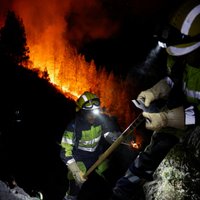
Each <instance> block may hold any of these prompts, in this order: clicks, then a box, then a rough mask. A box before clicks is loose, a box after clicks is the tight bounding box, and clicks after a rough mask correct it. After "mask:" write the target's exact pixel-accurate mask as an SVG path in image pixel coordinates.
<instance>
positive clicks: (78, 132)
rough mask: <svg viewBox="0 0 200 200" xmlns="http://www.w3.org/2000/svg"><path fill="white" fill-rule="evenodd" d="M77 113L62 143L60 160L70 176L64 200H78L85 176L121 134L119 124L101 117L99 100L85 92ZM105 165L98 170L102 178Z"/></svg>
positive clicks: (104, 116)
mask: <svg viewBox="0 0 200 200" xmlns="http://www.w3.org/2000/svg"><path fill="white" fill-rule="evenodd" d="M76 112H77V113H76V117H75V119H74V120H72V121H71V122H70V123H69V124H68V125H67V128H66V130H65V131H64V134H63V137H62V141H61V147H62V149H61V154H60V155H61V159H62V160H63V162H64V163H65V164H66V165H67V167H68V172H69V173H68V180H69V189H68V191H67V194H66V196H65V197H64V199H65V200H68V199H77V196H78V194H79V192H80V189H81V186H82V184H83V183H84V182H85V181H86V179H85V178H84V176H83V175H84V173H85V172H86V170H88V169H89V168H90V167H91V166H92V164H94V163H95V161H96V160H97V159H98V157H99V155H101V154H102V153H103V152H104V151H105V150H106V148H107V147H108V146H109V145H110V144H111V143H112V142H113V141H114V140H115V139H116V138H117V137H118V136H119V134H120V131H119V128H118V126H117V123H115V122H114V120H112V119H111V117H109V116H107V115H105V114H103V113H102V111H101V108H100V99H99V98H98V97H97V96H96V95H95V94H93V93H91V92H88V91H86V92H84V93H83V94H82V95H81V96H80V97H79V98H78V100H77V101H76ZM106 163H107V161H105V163H102V164H101V165H100V166H99V167H98V168H97V170H96V172H97V173H98V174H99V175H101V173H102V172H103V171H105V168H107V165H106Z"/></svg>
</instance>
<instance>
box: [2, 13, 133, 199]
mask: <svg viewBox="0 0 200 200" xmlns="http://www.w3.org/2000/svg"><path fill="white" fill-rule="evenodd" d="M28 53H29V49H28V47H27V44H26V35H25V30H24V26H23V22H22V20H21V19H20V18H19V17H18V16H16V14H15V13H14V12H12V11H9V12H8V15H7V19H6V22H5V25H4V27H3V28H1V29H0V91H1V97H0V159H1V164H0V167H1V169H0V179H1V180H7V179H8V178H9V177H10V176H14V177H15V179H16V181H17V183H18V185H19V186H21V187H22V188H24V190H25V191H27V192H28V193H29V194H31V191H32V190H39V191H41V192H42V193H43V195H44V199H45V200H59V199H62V198H63V196H64V194H65V192H66V188H67V184H68V183H67V178H66V177H67V168H66V166H65V165H64V164H63V163H62V161H61V159H60V157H59V151H60V146H59V143H60V140H61V137H62V134H63V131H64V129H65V126H66V124H67V123H68V122H69V121H70V120H71V119H72V118H73V117H74V114H75V103H74V101H73V100H71V99H67V98H66V97H65V96H64V95H63V94H62V93H61V92H60V91H59V90H57V89H56V87H54V86H53V85H52V84H51V83H50V82H48V75H47V74H44V77H43V78H39V76H38V72H37V71H32V70H29V69H27V68H24V67H23V66H24V65H26V64H27V63H28V62H29V56H28ZM124 153H125V154H126V155H127V154H130V157H128V158H129V160H128V161H127V160H126V159H125V157H124V156H123V154H124ZM116 154H117V155H116ZM116 154H114V155H113V158H112V165H111V171H108V172H107V175H106V176H107V177H108V180H109V182H108V181H105V180H104V179H102V178H100V177H97V176H95V174H91V177H90V181H88V183H87V184H85V186H84V187H83V190H82V192H81V195H82V197H81V199H88V200H89V199H90V198H91V199H106V197H108V195H109V194H110V192H111V188H112V186H113V183H114V182H115V181H116V179H117V178H118V177H120V176H121V175H122V174H123V173H124V171H125V170H126V169H127V166H128V164H129V161H131V159H130V158H131V157H134V156H136V154H133V151H132V150H130V149H129V148H127V147H125V148H124V147H121V148H119V150H118V151H116ZM94 182H95V184H93V183H94ZM96 186H97V187H96ZM102 188H104V189H103V190H102ZM88 191H90V192H89V193H88ZM102 191H104V192H102ZM88 194H89V196H88Z"/></svg>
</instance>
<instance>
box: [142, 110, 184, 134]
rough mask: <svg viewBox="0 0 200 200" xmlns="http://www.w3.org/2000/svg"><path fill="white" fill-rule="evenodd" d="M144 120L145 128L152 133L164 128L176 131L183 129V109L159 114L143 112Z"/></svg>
mask: <svg viewBox="0 0 200 200" xmlns="http://www.w3.org/2000/svg"><path fill="white" fill-rule="evenodd" d="M142 114H143V116H144V117H145V118H146V119H147V120H146V128H147V129H149V130H153V131H158V130H159V129H161V128H164V127H173V128H177V129H184V127H185V114H184V109H183V107H178V108H175V109H172V110H168V111H165V112H160V113H147V112H143V113H142Z"/></svg>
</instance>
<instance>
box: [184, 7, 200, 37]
mask: <svg viewBox="0 0 200 200" xmlns="http://www.w3.org/2000/svg"><path fill="white" fill-rule="evenodd" d="M199 14H200V5H197V6H196V7H194V8H193V9H192V10H191V11H190V12H189V13H188V15H187V16H186V18H185V20H184V22H183V24H182V27H181V33H183V34H185V35H188V33H189V30H190V27H191V25H192V23H193V21H194V20H195V18H196V17H197V15H199Z"/></svg>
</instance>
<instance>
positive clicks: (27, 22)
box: [12, 0, 135, 129]
mask: <svg viewBox="0 0 200 200" xmlns="http://www.w3.org/2000/svg"><path fill="white" fill-rule="evenodd" d="M85 1H87V0H85ZM85 1H84V3H83V2H82V1H80V2H79V3H80V4H78V3H77V2H76V3H74V1H72V0H67V1H66V0H59V1H58V0H52V1H51V2H49V1H48V0H44V1H41V0H35V1H28V0H17V1H15V0H14V1H13V4H12V9H13V10H14V11H15V12H16V14H18V15H19V16H20V17H21V18H22V20H23V23H24V26H25V30H26V36H27V44H28V47H29V49H30V60H31V64H30V65H29V66H28V67H29V68H30V69H35V68H36V69H39V70H40V71H43V72H44V71H47V73H48V75H49V80H50V82H51V83H53V84H54V85H55V86H56V87H58V88H59V89H60V90H61V91H62V92H63V93H64V94H66V96H67V97H69V96H70V98H73V99H74V100H76V99H77V98H78V97H79V96H80V95H81V94H82V93H83V92H84V91H86V90H87V91H92V92H94V93H96V94H97V95H98V96H99V97H100V99H101V103H102V107H105V108H106V109H107V112H108V113H110V114H111V115H115V116H117V118H118V121H119V124H120V125H121V127H122V129H124V128H126V127H127V126H128V125H129V124H130V123H131V121H132V120H133V119H134V118H135V113H134V112H133V113H132V109H131V108H130V104H131V103H130V102H131V97H130V95H129V92H128V90H127V82H126V81H124V80H121V79H119V77H116V76H114V74H113V73H112V72H111V73H108V72H107V71H106V69H105V67H101V68H100V69H98V70H97V68H96V66H95V64H94V61H91V62H86V60H85V57H84V56H83V55H79V54H78V53H77V51H76V49H75V47H74V46H72V44H71V43H70V41H71V40H75V39H77V41H79V43H80V42H81V41H82V39H83V38H84V37H85V35H86V32H87V35H86V36H87V37H89V38H106V37H109V36H110V35H111V34H113V33H114V32H115V31H116V30H117V24H115V23H113V22H111V21H110V20H109V19H107V18H106V16H105V13H104V12H102V10H101V4H100V1H96V0H90V1H88V4H87V2H85ZM81 2H82V3H81ZM86 5H88V7H87V8H86ZM88 10H90V11H91V10H92V17H91V15H89V17H87V16H88V14H87V15H86V12H88ZM74 13H75V15H78V16H79V17H78V18H73V20H74V23H75V22H76V24H75V25H71V24H70V22H71V21H67V20H66V19H67V18H70V16H73V15H72V14H74ZM102 13H103V14H102ZM93 19H95V20H93ZM71 20H72V19H71ZM77 20H78V22H77ZM81 20H83V21H81ZM84 20H85V21H84ZM85 22H87V23H85ZM71 23H72V22H71ZM72 24H73V23H72ZM80 27H81V28H80ZM83 27H84V28H83ZM108 27H109V28H108ZM71 30H73V32H70V31H71ZM72 33H76V34H74V35H75V37H76V35H78V36H77V37H76V38H72V37H73V34H72Z"/></svg>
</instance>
